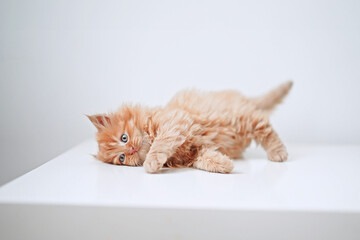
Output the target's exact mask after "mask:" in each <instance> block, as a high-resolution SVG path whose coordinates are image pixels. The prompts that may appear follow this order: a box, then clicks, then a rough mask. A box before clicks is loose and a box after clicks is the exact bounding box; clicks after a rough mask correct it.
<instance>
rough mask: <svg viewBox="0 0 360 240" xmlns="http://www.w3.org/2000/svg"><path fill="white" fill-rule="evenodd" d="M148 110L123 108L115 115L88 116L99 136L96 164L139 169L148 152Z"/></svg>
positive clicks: (136, 107)
mask: <svg viewBox="0 0 360 240" xmlns="http://www.w3.org/2000/svg"><path fill="white" fill-rule="evenodd" d="M148 117H149V110H148V109H146V108H142V107H140V106H131V105H125V106H123V107H121V108H120V109H119V111H117V112H116V113H110V114H98V115H92V116H88V118H89V119H90V121H91V122H92V123H93V124H94V125H95V127H96V128H97V130H98V132H97V134H96V139H97V141H98V144H99V152H98V153H97V155H96V156H95V157H96V158H98V159H99V160H101V161H103V162H106V163H112V164H117V165H129V166H140V165H142V164H143V162H144V161H145V157H146V154H147V153H148V152H149V149H150V145H151V142H150V138H149V135H148V133H147V132H146V131H145V129H146V125H147V120H148Z"/></svg>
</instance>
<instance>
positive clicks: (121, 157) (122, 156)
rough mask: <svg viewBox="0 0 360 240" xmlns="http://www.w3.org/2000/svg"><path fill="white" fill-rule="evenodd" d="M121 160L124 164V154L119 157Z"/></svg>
mask: <svg viewBox="0 0 360 240" xmlns="http://www.w3.org/2000/svg"><path fill="white" fill-rule="evenodd" d="M119 160H120V162H122V163H123V162H124V161H125V154H123V153H122V154H121V155H120V157H119Z"/></svg>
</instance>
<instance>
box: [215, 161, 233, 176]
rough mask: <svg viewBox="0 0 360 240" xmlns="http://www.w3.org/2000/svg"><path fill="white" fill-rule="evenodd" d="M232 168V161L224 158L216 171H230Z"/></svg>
mask: <svg viewBox="0 0 360 240" xmlns="http://www.w3.org/2000/svg"><path fill="white" fill-rule="evenodd" d="M233 169H234V163H233V161H232V160H230V159H229V160H226V161H223V162H222V163H221V165H219V168H218V169H217V172H219V173H230V172H231V171H232V170H233Z"/></svg>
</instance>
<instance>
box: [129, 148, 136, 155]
mask: <svg viewBox="0 0 360 240" xmlns="http://www.w3.org/2000/svg"><path fill="white" fill-rule="evenodd" d="M136 152H137V151H136V150H135V148H133V147H130V154H131V155H133V154H134V153H136Z"/></svg>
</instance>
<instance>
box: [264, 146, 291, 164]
mask: <svg viewBox="0 0 360 240" xmlns="http://www.w3.org/2000/svg"><path fill="white" fill-rule="evenodd" d="M268 158H269V160H271V161H274V162H283V161H286V160H287V158H288V153H287V151H286V149H285V148H280V149H275V150H273V151H271V152H269V153H268Z"/></svg>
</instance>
